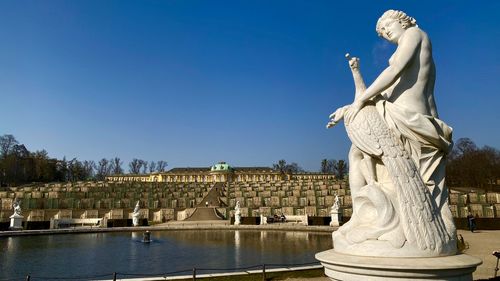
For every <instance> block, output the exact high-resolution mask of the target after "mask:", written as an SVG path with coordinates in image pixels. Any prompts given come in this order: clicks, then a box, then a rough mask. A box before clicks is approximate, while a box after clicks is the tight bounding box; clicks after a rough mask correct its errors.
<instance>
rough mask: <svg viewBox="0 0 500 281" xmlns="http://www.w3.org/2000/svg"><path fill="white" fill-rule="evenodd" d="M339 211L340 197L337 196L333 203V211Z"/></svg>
mask: <svg viewBox="0 0 500 281" xmlns="http://www.w3.org/2000/svg"><path fill="white" fill-rule="evenodd" d="M339 209H340V203H339V196H338V195H337V194H335V200H334V201H333V205H332V210H334V211H337V212H338V211H339Z"/></svg>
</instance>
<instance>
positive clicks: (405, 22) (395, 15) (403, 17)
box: [375, 10, 418, 35]
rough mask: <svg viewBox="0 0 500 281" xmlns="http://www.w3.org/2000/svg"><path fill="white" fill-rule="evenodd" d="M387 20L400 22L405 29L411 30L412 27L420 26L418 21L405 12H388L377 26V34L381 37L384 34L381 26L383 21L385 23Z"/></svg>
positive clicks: (379, 20)
mask: <svg viewBox="0 0 500 281" xmlns="http://www.w3.org/2000/svg"><path fill="white" fill-rule="evenodd" d="M386 19H393V20H397V21H399V23H400V24H401V26H402V27H403V28H404V29H407V28H410V27H412V26H418V25H417V20H416V19H414V18H412V17H410V16H408V15H407V14H406V13H405V12H403V11H398V10H388V11H386V12H385V13H384V14H383V15H382V16H381V17H380V18H379V19H378V21H377V26H376V28H375V30H376V31H377V33H378V34H379V35H381V34H382V30H381V29H382V26H380V25H381V24H382V21H384V20H386Z"/></svg>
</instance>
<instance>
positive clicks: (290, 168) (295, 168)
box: [273, 159, 304, 174]
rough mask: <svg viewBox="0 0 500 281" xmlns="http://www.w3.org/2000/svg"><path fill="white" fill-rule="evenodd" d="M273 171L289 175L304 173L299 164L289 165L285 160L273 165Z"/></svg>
mask: <svg viewBox="0 0 500 281" xmlns="http://www.w3.org/2000/svg"><path fill="white" fill-rule="evenodd" d="M273 169H275V170H277V171H280V172H281V173H288V174H293V173H298V172H303V171H304V170H303V169H302V168H301V167H300V166H299V165H298V164H297V163H295V162H294V163H292V164H287V163H286V161H285V160H283V159H282V160H279V161H278V163H277V164H273Z"/></svg>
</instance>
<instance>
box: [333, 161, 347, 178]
mask: <svg viewBox="0 0 500 281" xmlns="http://www.w3.org/2000/svg"><path fill="white" fill-rule="evenodd" d="M333 170H334V173H335V176H336V177H337V178H338V179H341V180H342V179H344V177H345V175H346V174H347V171H348V166H347V162H346V161H344V160H339V161H337V163H336V165H335V166H334V167H333Z"/></svg>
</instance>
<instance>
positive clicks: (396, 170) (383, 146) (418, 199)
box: [344, 104, 450, 252]
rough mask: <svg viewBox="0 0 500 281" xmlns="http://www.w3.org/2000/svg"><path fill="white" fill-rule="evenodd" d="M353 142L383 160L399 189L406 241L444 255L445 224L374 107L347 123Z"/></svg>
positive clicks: (415, 168) (446, 235) (408, 160)
mask: <svg viewBox="0 0 500 281" xmlns="http://www.w3.org/2000/svg"><path fill="white" fill-rule="evenodd" d="M344 124H345V125H346V130H347V133H348V135H349V138H350V139H351V141H352V143H353V144H354V145H355V146H356V147H358V148H359V149H360V150H362V151H363V152H365V153H367V154H368V155H370V156H372V157H376V158H379V159H381V160H382V162H383V163H384V165H385V167H386V169H387V172H388V174H389V176H390V177H391V179H392V181H393V183H394V185H395V187H396V190H397V198H398V203H399V206H395V207H396V208H397V207H399V213H400V221H401V223H402V226H403V231H404V233H405V236H406V239H407V240H408V242H409V243H410V244H416V246H417V247H418V248H419V249H421V250H426V249H429V250H431V251H437V252H440V249H441V248H442V247H443V246H444V245H445V244H446V243H447V242H448V241H449V240H450V237H449V235H448V233H447V231H446V228H445V224H444V221H443V219H442V217H441V216H440V214H439V213H438V209H437V207H436V203H435V201H434V199H433V198H432V195H431V193H430V191H429V188H428V187H427V186H426V184H425V183H424V181H423V180H422V177H421V176H420V173H419V171H418V169H417V167H416V165H415V163H414V162H413V160H412V159H411V157H410V156H409V155H408V153H407V152H406V151H405V149H404V147H403V146H402V144H401V143H400V141H399V140H398V139H397V138H396V137H395V135H394V133H393V132H392V131H391V130H390V129H389V128H388V127H387V124H386V123H385V121H384V120H383V119H382V117H381V116H380V115H379V113H378V112H377V110H376V109H375V107H374V106H373V105H372V104H369V105H366V106H365V107H363V108H362V109H361V110H360V111H359V113H358V114H357V115H356V116H355V117H354V119H352V120H346V122H344Z"/></svg>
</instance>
